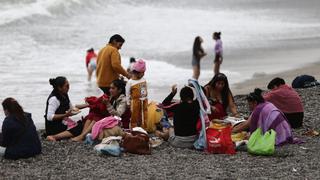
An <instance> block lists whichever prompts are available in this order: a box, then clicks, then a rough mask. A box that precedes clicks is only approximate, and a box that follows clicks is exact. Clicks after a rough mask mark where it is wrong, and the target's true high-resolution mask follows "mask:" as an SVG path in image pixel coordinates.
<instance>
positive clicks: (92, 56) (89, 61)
mask: <svg viewBox="0 0 320 180" xmlns="http://www.w3.org/2000/svg"><path fill="white" fill-rule="evenodd" d="M86 67H87V71H88V81H91V77H92V73H93V72H94V71H95V70H96V68H97V55H96V53H95V52H94V49H93V48H90V49H88V50H87V55H86Z"/></svg>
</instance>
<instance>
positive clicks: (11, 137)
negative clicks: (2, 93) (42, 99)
mask: <svg viewBox="0 0 320 180" xmlns="http://www.w3.org/2000/svg"><path fill="white" fill-rule="evenodd" d="M2 106H3V111H4V113H5V115H6V118H5V119H4V121H3V124H2V137H3V139H2V144H1V147H0V154H1V155H2V156H4V157H5V158H8V159H19V158H28V157H33V156H35V155H37V154H40V153H41V143H40V140H39V136H38V133H37V131H36V127H35V125H34V123H33V120H32V118H31V114H30V113H26V112H24V111H23V109H22V107H21V106H20V105H19V103H18V102H17V101H16V100H15V99H13V98H6V99H5V100H4V101H3V102H2Z"/></svg>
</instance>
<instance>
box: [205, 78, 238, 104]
mask: <svg viewBox="0 0 320 180" xmlns="http://www.w3.org/2000/svg"><path fill="white" fill-rule="evenodd" d="M218 81H223V82H224V87H223V89H222V91H221V98H222V105H223V108H224V109H227V107H228V106H229V103H230V102H229V98H228V96H229V95H231V97H232V100H233V95H232V93H231V90H230V87H229V82H228V78H227V76H226V75H225V74H223V73H218V74H216V75H214V77H213V78H212V79H211V81H210V82H209V83H208V84H207V85H206V86H208V85H209V86H210V87H212V88H215V87H216V83H217V82H218Z"/></svg>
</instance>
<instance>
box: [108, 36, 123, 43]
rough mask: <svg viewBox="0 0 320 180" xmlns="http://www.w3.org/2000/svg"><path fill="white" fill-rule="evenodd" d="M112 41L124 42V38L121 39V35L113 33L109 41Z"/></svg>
mask: <svg viewBox="0 0 320 180" xmlns="http://www.w3.org/2000/svg"><path fill="white" fill-rule="evenodd" d="M113 41H116V42H121V43H124V42H125V40H124V39H123V37H122V36H120V35H119V34H115V35H113V36H111V37H110V39H109V43H112V42H113Z"/></svg>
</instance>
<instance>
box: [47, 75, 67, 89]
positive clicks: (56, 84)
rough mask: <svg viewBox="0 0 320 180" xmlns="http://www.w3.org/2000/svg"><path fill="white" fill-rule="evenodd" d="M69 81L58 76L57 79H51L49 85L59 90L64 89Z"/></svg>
mask: <svg viewBox="0 0 320 180" xmlns="http://www.w3.org/2000/svg"><path fill="white" fill-rule="evenodd" d="M66 81H67V78H66V77H63V76H58V77H56V78H51V79H49V83H50V84H51V85H52V87H53V89H54V90H58V87H60V88H61V87H62V86H63V85H64V84H65V83H66Z"/></svg>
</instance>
